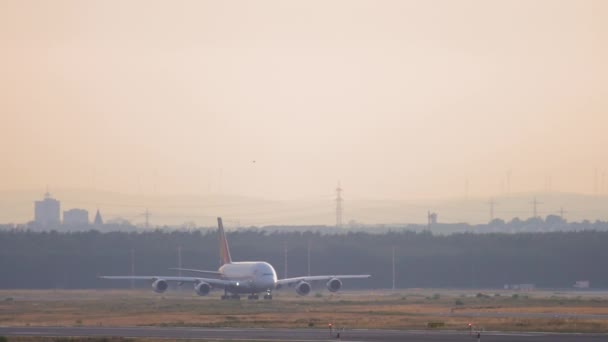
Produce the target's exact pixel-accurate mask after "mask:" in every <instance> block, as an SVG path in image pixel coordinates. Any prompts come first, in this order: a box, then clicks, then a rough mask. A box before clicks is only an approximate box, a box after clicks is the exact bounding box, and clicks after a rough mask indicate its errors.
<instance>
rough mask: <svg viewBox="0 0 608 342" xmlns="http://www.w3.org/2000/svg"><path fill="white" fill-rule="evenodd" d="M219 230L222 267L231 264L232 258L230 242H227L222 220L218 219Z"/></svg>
mask: <svg viewBox="0 0 608 342" xmlns="http://www.w3.org/2000/svg"><path fill="white" fill-rule="evenodd" d="M217 229H218V235H219V238H220V267H221V266H223V265H225V264H231V263H232V258H231V257H230V248H229V247H228V240H226V233H225V232H224V224H223V223H222V218H221V217H218V218H217Z"/></svg>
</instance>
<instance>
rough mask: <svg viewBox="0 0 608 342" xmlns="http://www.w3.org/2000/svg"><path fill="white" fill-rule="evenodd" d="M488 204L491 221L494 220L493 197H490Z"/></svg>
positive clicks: (494, 203)
mask: <svg viewBox="0 0 608 342" xmlns="http://www.w3.org/2000/svg"><path fill="white" fill-rule="evenodd" d="M488 205H489V206H490V222H492V221H494V206H495V205H496V202H494V199H493V198H490V201H489V202H488Z"/></svg>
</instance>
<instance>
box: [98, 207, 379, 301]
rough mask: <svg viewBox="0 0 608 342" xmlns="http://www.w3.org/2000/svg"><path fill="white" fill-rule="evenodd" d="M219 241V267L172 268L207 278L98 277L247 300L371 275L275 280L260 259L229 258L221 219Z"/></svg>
mask: <svg viewBox="0 0 608 342" xmlns="http://www.w3.org/2000/svg"><path fill="white" fill-rule="evenodd" d="M217 224H218V233H219V234H218V235H219V243H220V268H219V269H218V270H217V271H205V270H196V269H188V268H174V270H182V271H189V272H197V273H202V274H207V275H211V276H214V278H206V277H173V276H167V277H165V276H101V277H100V278H104V279H122V280H149V281H151V282H152V289H154V291H155V292H157V293H163V292H165V291H166V290H167V288H169V283H168V282H177V283H179V284H182V283H191V284H193V285H194V291H195V292H196V294H198V295H199V296H206V295H208V294H209V292H211V289H212V288H220V289H224V295H223V296H222V297H221V298H222V299H240V294H249V296H248V298H249V299H258V298H259V297H258V294H259V293H265V294H264V299H272V290H274V289H278V288H281V287H282V286H286V285H287V286H295V290H296V293H297V294H299V295H301V296H305V295H307V294H309V293H310V290H311V288H312V287H311V285H310V283H311V282H316V281H326V282H327V283H326V287H327V289H328V290H329V291H331V292H337V291H338V290H340V288H341V287H342V281H341V279H358V278H369V277H370V275H368V274H362V275H318V276H303V277H295V278H286V279H277V273H276V271H275V270H274V268H273V267H272V265H271V264H269V263H267V262H263V261H241V262H233V261H232V258H231V257H230V249H229V247H228V240H227V239H226V233H225V232H224V226H223V224H222V218H221V217H218V218H217Z"/></svg>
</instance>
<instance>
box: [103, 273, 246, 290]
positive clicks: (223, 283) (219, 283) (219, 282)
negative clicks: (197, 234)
mask: <svg viewBox="0 0 608 342" xmlns="http://www.w3.org/2000/svg"><path fill="white" fill-rule="evenodd" d="M99 278H101V279H115V280H149V281H156V280H159V279H162V280H166V281H171V282H178V283H194V284H197V283H202V282H205V283H207V284H209V285H211V286H213V287H219V288H224V287H235V286H239V282H238V281H234V280H224V279H214V278H200V277H163V276H100V277H99Z"/></svg>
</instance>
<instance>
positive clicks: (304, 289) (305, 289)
mask: <svg viewBox="0 0 608 342" xmlns="http://www.w3.org/2000/svg"><path fill="white" fill-rule="evenodd" d="M310 289H311V287H310V284H309V283H307V282H305V281H301V282H299V283H298V285H296V292H297V293H298V294H299V295H300V296H306V295H307V294H309V293H310Z"/></svg>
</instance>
